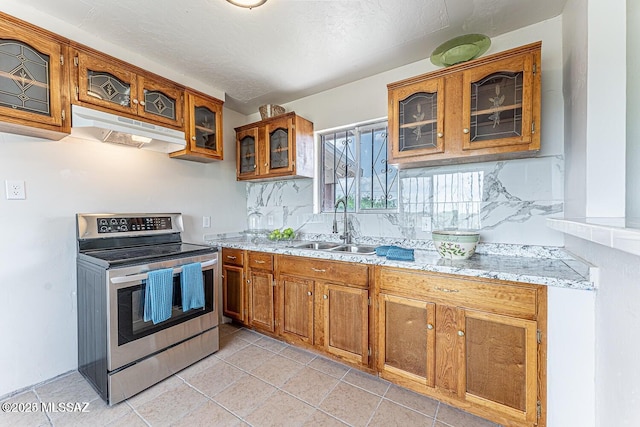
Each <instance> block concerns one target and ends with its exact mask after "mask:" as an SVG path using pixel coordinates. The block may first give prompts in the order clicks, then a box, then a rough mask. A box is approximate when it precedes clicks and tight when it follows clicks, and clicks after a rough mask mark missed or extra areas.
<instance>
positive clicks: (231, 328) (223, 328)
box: [218, 323, 241, 338]
mask: <svg viewBox="0 0 640 427" xmlns="http://www.w3.org/2000/svg"><path fill="white" fill-rule="evenodd" d="M240 328H241V327H240V326H238V325H235V324H233V323H221V324H220V325H218V333H219V334H220V338H222V337H224V336H227V335H229V334H233V333H234V332H238V330H239V329H240Z"/></svg>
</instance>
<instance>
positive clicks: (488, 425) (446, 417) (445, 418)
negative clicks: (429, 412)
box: [436, 403, 498, 427]
mask: <svg viewBox="0 0 640 427" xmlns="http://www.w3.org/2000/svg"><path fill="white" fill-rule="evenodd" d="M436 420H437V421H440V422H442V423H445V424H448V425H450V426H452V427H498V424H496V423H493V422H491V421H488V420H485V419H484V418H480V417H477V416H475V415H472V414H470V413H468V412H464V411H461V410H460V409H457V408H454V407H452V406H449V405H445V404H444V403H441V404H440V407H439V408H438V413H437V414H436Z"/></svg>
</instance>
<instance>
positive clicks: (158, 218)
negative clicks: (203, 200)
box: [76, 213, 219, 405]
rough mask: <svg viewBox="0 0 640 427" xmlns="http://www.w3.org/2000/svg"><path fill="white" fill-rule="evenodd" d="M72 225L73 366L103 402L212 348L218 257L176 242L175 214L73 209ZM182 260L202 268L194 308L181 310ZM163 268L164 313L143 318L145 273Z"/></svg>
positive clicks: (122, 395) (159, 377) (215, 335)
mask: <svg viewBox="0 0 640 427" xmlns="http://www.w3.org/2000/svg"><path fill="white" fill-rule="evenodd" d="M76 226H77V241H78V255H77V269H78V291H77V295H78V370H79V371H80V373H81V374H82V375H83V376H84V377H85V378H86V379H87V380H88V381H89V383H91V384H92V385H93V387H94V388H95V389H96V391H97V392H98V393H99V394H100V396H102V398H103V399H104V400H105V401H107V402H108V403H109V404H110V405H113V404H115V403H118V402H121V401H123V400H125V399H127V398H129V397H131V396H133V395H135V394H136V393H138V392H140V391H142V390H144V389H146V388H148V387H150V386H152V385H153V384H156V383H157V382H159V381H161V380H163V379H164V378H167V377H168V376H170V375H172V374H174V373H175V372H178V371H180V370H181V369H184V368H185V367H187V366H189V365H191V364H192V363H194V362H196V361H198V360H200V359H202V358H204V357H206V356H208V355H210V354H212V353H214V352H216V351H217V350H218V348H219V335H218V322H219V304H218V286H219V284H218V254H217V252H216V248H213V247H210V246H205V245H195V244H190V243H183V242H182V238H181V232H182V231H183V229H184V227H183V221H182V215H181V214H179V213H169V214H149V213H132V214H131V213H122V214H113V213H112V214H77V215H76ZM196 263H199V264H200V265H199V266H198V265H197V264H196ZM187 264H196V267H195V268H197V269H198V270H196V278H197V276H198V274H197V271H200V270H201V271H202V285H203V287H204V306H203V307H201V308H190V309H183V304H182V298H181V277H180V276H181V274H183V272H182V270H183V268H182V267H183V266H186V265H187ZM169 268H170V269H172V270H173V272H172V278H173V292H171V293H172V295H173V297H172V300H171V301H170V302H169V303H168V305H170V306H171V307H170V314H169V316H170V317H169V318H168V319H166V320H163V321H160V322H158V323H154V322H153V321H152V320H151V319H149V320H146V321H145V316H144V310H145V295H149V291H148V288H147V285H148V280H147V279H148V276H149V273H150V272H152V271H154V270H161V269H169ZM189 268H193V266H190V267H189ZM186 269H187V267H185V270H186ZM165 272H166V270H165ZM169 273H170V272H169ZM170 282H171V281H170V279H169V280H168V281H167V286H168V287H167V289H169V288H171V283H170ZM198 282H199V281H198ZM198 284H199V283H198ZM186 306H187V307H188V304H187V305H186ZM187 307H185V308H187Z"/></svg>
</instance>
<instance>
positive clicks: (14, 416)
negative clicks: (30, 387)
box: [0, 391, 49, 427]
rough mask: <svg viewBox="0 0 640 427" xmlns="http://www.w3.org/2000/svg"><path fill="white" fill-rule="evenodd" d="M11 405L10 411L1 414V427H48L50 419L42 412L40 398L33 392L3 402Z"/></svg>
mask: <svg viewBox="0 0 640 427" xmlns="http://www.w3.org/2000/svg"><path fill="white" fill-rule="evenodd" d="M2 403H3V404H9V405H10V406H9V409H10V410H9V411H6V412H5V411H4V410H3V411H2V413H1V414H0V427H14V426H48V425H49V418H47V415H46V414H45V413H44V412H43V411H42V406H41V405H40V401H39V400H38V396H36V394H35V393H34V392H33V391H28V392H26V393H21V394H19V395H17V396H13V397H11V398H9V399H5V400H3V401H2Z"/></svg>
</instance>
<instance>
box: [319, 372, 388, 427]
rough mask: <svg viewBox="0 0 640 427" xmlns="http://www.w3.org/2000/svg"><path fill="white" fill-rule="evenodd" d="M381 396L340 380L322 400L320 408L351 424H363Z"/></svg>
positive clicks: (369, 416) (365, 423)
mask: <svg viewBox="0 0 640 427" xmlns="http://www.w3.org/2000/svg"><path fill="white" fill-rule="evenodd" d="M380 400H381V397H380V396H376V395H375V394H372V393H369V392H367V391H364V390H362V389H360V388H357V387H354V386H352V385H350V384H346V383H343V382H340V383H339V384H338V385H337V386H336V388H334V389H333V390H332V391H331V393H329V395H328V396H327V397H326V398H325V399H324V400H323V401H322V403H321V404H320V409H322V410H323V411H326V412H327V413H329V414H331V415H333V416H334V417H336V418H338V419H340V420H342V421H345V422H346V423H348V424H350V425H353V426H365V425H367V422H368V421H369V419H370V418H371V415H372V414H373V412H374V411H375V410H376V408H377V407H378V404H379V403H380Z"/></svg>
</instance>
